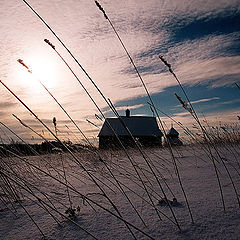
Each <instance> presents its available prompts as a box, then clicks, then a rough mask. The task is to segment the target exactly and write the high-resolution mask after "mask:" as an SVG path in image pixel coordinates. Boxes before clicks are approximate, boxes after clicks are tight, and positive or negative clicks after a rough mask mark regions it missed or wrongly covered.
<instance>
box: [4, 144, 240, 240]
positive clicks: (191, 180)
mask: <svg viewBox="0 0 240 240" xmlns="http://www.w3.org/2000/svg"><path fill="white" fill-rule="evenodd" d="M226 149H227V148H225V149H224V150H223V151H221V154H222V156H224V158H223V161H224V163H225V165H226V167H227V169H228V170H229V172H230V174H231V176H232V180H233V182H234V184H235V187H236V190H237V192H239V191H240V176H239V172H240V169H239V165H237V163H236V161H237V160H238V161H239V159H235V157H234V156H235V155H234V154H232V153H233V152H231V151H227V150H226ZM128 153H129V155H130V156H131V158H132V159H133V161H134V163H135V166H136V167H137V169H138V171H139V172H140V175H141V176H142V179H143V181H144V184H145V185H146V186H147V189H148V193H149V194H150V196H151V199H152V201H153V204H154V205H151V204H150V200H149V197H148V195H147V193H146V191H145V190H144V188H143V184H142V183H141V181H140V180H139V179H138V178H137V174H136V172H135V171H134V169H133V166H132V165H131V163H130V161H129V159H128V158H127V157H126V155H125V153H124V152H123V151H104V152H100V155H101V156H102V158H103V159H104V160H105V161H106V163H107V166H108V168H109V169H111V172H112V173H113V174H114V176H115V177H116V178H117V179H118V181H119V182H121V186H122V189H123V190H124V192H125V194H126V195H127V196H128V198H129V199H130V200H131V203H132V204H133V205H134V206H135V208H136V210H137V212H138V213H139V215H141V217H142V219H143V221H144V222H145V224H146V226H144V224H143V222H142V221H141V220H140V218H139V217H138V216H137V214H136V212H135V211H134V209H133V207H132V206H131V204H130V203H129V201H128V200H127V198H126V196H125V195H124V194H122V192H121V190H120V189H119V187H118V186H117V184H116V182H115V180H114V179H113V177H112V176H111V174H110V172H109V170H108V169H107V167H106V165H105V164H104V163H103V162H101V161H99V160H98V157H96V156H95V155H94V154H92V153H75V155H76V156H77V158H78V159H79V161H80V163H81V164H82V165H83V166H84V167H85V168H86V169H87V170H88V171H89V172H90V174H92V175H93V177H94V178H95V179H96V181H97V182H98V183H99V185H100V186H101V187H102V189H103V190H104V192H105V193H106V195H107V196H108V197H109V198H110V199H111V201H112V202H113V203H114V204H115V206H116V207H117V209H118V210H119V212H120V214H121V216H122V218H123V219H125V220H126V221H127V222H129V223H131V224H133V225H134V226H136V228H138V229H140V230H141V231H143V232H145V233H146V234H147V235H150V236H151V237H152V239H171V240H172V239H184V240H186V239H187V240H189V239H194V240H196V239H201V240H202V239H228V240H229V239H236V240H237V239H240V208H239V206H238V202H237V198H236V195H235V192H234V190H233V186H232V184H231V181H230V178H229V176H228V174H227V172H226V169H225V168H224V166H223V164H222V162H220V161H219V162H216V164H217V168H218V173H219V177H220V181H221V186H222V190H223V196H224V201H225V205H226V211H224V210H223V204H222V200H221V195H220V191H219V187H218V181H217V178H216V173H215V171H214V167H213V163H212V161H211V160H210V159H209V157H208V156H207V155H206V154H205V153H204V151H203V150H200V149H199V148H198V147H196V146H195V147H193V146H192V147H189V146H182V147H178V148H174V155H175V156H176V159H177V166H178V170H179V174H180V176H181V179H182V184H183V187H184V190H185V192H186V195H187V199H188V202H189V206H190V209H191V211H192V215H193V218H194V223H192V222H191V218H190V214H189V211H188V207H187V203H186V199H185V198H184V195H183V192H182V190H181V187H180V185H179V181H178V178H177V175H176V172H175V168H174V164H173V160H172V158H171V155H170V153H169V151H168V150H167V149H146V150H144V153H145V155H146V156H147V159H148V160H149V161H150V162H151V167H152V168H153V170H154V172H155V174H156V175H157V177H158V179H159V182H160V184H161V186H162V187H163V189H164V191H165V193H166V195H167V198H168V199H170V200H172V199H173V195H172V194H171V192H170V190H169V189H168V187H167V186H166V184H165V183H167V185H168V186H169V188H170V189H171V190H172V192H173V193H174V196H175V197H176V198H177V201H178V204H176V205H173V206H172V210H173V211H174V213H175V215H176V218H177V220H178V222H179V225H180V227H181V231H180V230H179V229H178V227H177V226H176V224H175V221H174V218H173V215H172V213H171V211H170V209H169V207H168V206H161V205H159V204H158V201H159V200H160V199H161V196H163V194H162V191H161V189H160V186H159V184H158V182H157V180H156V178H155V177H154V176H153V174H152V173H151V170H150V169H149V167H148V165H147V164H146V162H145V160H144V159H143V157H142V155H141V154H140V153H139V152H138V151H137V150H128ZM238 156H239V155H238ZM25 159H26V160H27V161H28V162H30V163H32V164H34V165H35V166H37V167H39V168H41V169H43V170H44V171H46V173H43V172H41V171H39V170H37V169H34V167H29V166H27V164H26V163H24V162H22V161H21V159H17V158H5V159H3V161H5V162H7V163H8V164H10V165H11V166H12V168H13V169H15V171H16V172H17V173H18V176H21V177H22V179H21V180H19V182H21V183H23V179H24V181H25V185H24V186H25V187H27V186H28V187H29V189H31V190H32V191H33V193H34V194H35V195H36V196H38V197H39V198H40V199H42V201H44V202H45V203H46V205H45V207H46V208H47V209H48V211H46V210H45V209H43V208H42V207H41V206H40V204H39V203H40V202H39V201H37V199H36V197H34V195H33V194H30V193H29V192H27V191H26V190H24V189H22V190H21V202H20V203H19V202H13V201H12V203H11V204H10V203H4V202H3V201H0V239H1V240H19V239H21V240H27V239H36V240H37V239H43V235H42V234H41V232H40V231H39V230H38V228H37V227H36V225H35V224H34V223H33V221H32V220H31V218H30V217H29V216H28V214H30V216H31V217H32V219H33V220H34V221H35V222H36V224H37V225H38V227H39V228H40V229H41V231H42V232H43V234H44V236H45V239H49V240H77V239H94V238H93V237H92V236H91V235H89V234H88V233H86V232H85V231H84V230H83V229H85V230H86V231H87V232H89V233H91V234H92V235H93V236H94V237H95V238H96V239H105V240H110V239H116V240H117V239H119V240H123V239H125V240H127V239H134V238H133V236H132V234H131V233H130V232H129V230H128V228H127V227H126V225H125V224H124V223H123V221H121V220H120V219H118V218H117V217H116V215H118V213H117V212H116V210H115V209H114V207H113V206H112V205H111V204H110V203H109V201H108V200H107V199H106V197H104V196H103V194H102V193H101V190H100V189H99V188H98V187H97V186H96V184H95V183H93V181H92V180H90V179H89V177H87V174H86V173H85V171H84V170H83V169H82V168H81V167H80V166H79V164H78V163H76V162H75V160H74V159H73V158H72V157H71V156H70V155H69V154H56V155H50V154H49V155H45V156H42V157H39V156H34V157H33V156H32V157H26V158H25ZM62 162H63V163H64V170H65V174H66V179H67V181H68V183H69V184H71V186H72V187H73V188H74V189H75V190H76V191H77V192H78V193H77V192H74V191H72V190H71V189H69V188H67V187H66V186H64V185H63V184H60V183H59V182H57V181H56V180H54V179H53V178H52V177H50V176H49V175H48V174H50V175H51V176H53V177H54V178H56V179H59V180H60V181H62V182H63V183H65V180H66V179H65V178H64V177H63V171H62V170H63V168H62ZM59 173H62V175H60V174H59ZM13 178H14V177H13ZM15 179H16V178H15ZM1 184H3V183H1ZM16 189H18V190H19V191H20V186H18V187H16ZM40 191H41V192H40ZM68 192H69V195H70V200H71V202H72V207H73V208H75V209H76V208H77V207H80V211H79V212H78V211H75V212H76V216H75V217H74V218H73V221H74V222H75V223H77V224H78V225H79V226H77V225H75V224H74V223H73V222H72V221H71V220H70V219H67V218H65V217H64V216H67V214H66V213H65V211H66V210H67V208H68V207H69V206H70V202H69V197H68ZM42 193H44V194H42ZM79 193H81V194H83V195H85V196H87V197H88V198H90V199H92V200H93V201H94V202H95V203H97V204H99V205H101V206H102V207H103V208H105V209H107V210H109V211H111V212H112V213H114V215H115V216H114V215H112V214H111V213H109V212H107V211H106V210H104V209H103V208H101V207H99V206H96V205H95V204H94V203H93V202H92V203H89V202H88V201H87V200H86V199H84V198H83V197H82V196H81V195H79ZM2 194H3V193H2ZM46 195H47V196H48V199H49V200H48V199H47V198H46ZM3 197H4V195H2V196H1V198H3ZM238 197H239V196H238ZM51 204H52V205H51ZM21 205H22V206H23V207H24V208H23V207H22V206H21ZM49 206H52V208H53V206H54V208H56V209H57V211H58V212H60V213H61V214H62V215H59V213H57V212H55V211H54V210H53V209H52V208H50V207H49ZM155 208H156V209H158V210H159V212H160V214H159V215H160V218H159V217H158V215H157V213H156V209H155ZM24 209H25V210H26V211H27V212H28V214H26V212H25V210H24ZM49 212H50V213H51V214H52V215H53V216H54V217H55V218H56V219H58V221H59V224H57V222H56V221H55V220H54V218H53V217H52V216H51V215H50V214H49ZM163 214H164V215H166V216H167V217H168V218H169V219H171V221H170V220H169V219H168V218H167V217H166V216H164V215H163ZM172 221H173V222H174V223H173V222H172ZM81 228H83V229H81ZM130 228H131V230H132V232H133V234H134V236H135V238H136V239H150V238H149V237H148V236H146V235H144V234H143V233H141V232H139V231H138V230H137V229H134V228H133V227H130Z"/></svg>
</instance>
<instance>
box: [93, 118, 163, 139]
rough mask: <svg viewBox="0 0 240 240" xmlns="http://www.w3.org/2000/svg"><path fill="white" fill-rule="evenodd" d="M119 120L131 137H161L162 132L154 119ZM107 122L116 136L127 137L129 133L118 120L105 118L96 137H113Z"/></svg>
mask: <svg viewBox="0 0 240 240" xmlns="http://www.w3.org/2000/svg"><path fill="white" fill-rule="evenodd" d="M121 119H122V120H123V122H124V123H125V125H126V126H127V127H128V129H129V130H130V131H131V133H132V135H133V136H139V137H140V136H157V137H161V136H163V134H162V132H161V131H160V129H159V128H158V125H157V121H156V118H155V117H143V116H132V117H121ZM107 122H109V124H110V125H111V126H112V128H113V129H114V130H115V132H116V133H117V135H118V136H129V133H128V132H127V130H126V129H125V128H124V126H123V125H122V123H121V122H120V120H119V119H118V118H107V119H106V120H105V122H104V124H103V126H102V129H101V131H100V132H99V134H98V137H101V136H114V133H113V131H112V129H111V128H110V127H109V124H108V123H107Z"/></svg>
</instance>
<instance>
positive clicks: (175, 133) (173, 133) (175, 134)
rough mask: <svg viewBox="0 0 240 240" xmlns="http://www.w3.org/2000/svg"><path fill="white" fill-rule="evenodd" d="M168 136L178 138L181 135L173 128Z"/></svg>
mask: <svg viewBox="0 0 240 240" xmlns="http://www.w3.org/2000/svg"><path fill="white" fill-rule="evenodd" d="M167 135H171V136H177V135H179V133H178V131H177V130H176V129H174V128H173V127H172V128H171V129H170V130H169V132H168V134H167Z"/></svg>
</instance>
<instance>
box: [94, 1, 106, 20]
mask: <svg viewBox="0 0 240 240" xmlns="http://www.w3.org/2000/svg"><path fill="white" fill-rule="evenodd" d="M95 3H96V5H97V7H98V8H99V10H100V11H101V12H102V13H103V15H104V17H105V18H106V19H108V16H107V14H106V13H105V11H104V9H103V8H102V6H101V5H100V3H99V2H98V1H95Z"/></svg>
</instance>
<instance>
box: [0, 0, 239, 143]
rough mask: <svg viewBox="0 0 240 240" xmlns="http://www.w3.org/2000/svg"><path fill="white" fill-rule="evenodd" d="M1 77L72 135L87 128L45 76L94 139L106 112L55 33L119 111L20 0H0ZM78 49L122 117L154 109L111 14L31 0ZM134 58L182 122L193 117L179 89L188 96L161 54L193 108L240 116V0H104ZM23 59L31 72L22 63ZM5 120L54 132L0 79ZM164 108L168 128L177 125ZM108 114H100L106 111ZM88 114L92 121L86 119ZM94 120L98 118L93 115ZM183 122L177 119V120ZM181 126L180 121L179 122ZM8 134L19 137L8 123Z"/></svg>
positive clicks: (157, 96)
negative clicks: (183, 105) (128, 112)
mask: <svg viewBox="0 0 240 240" xmlns="http://www.w3.org/2000/svg"><path fill="white" fill-rule="evenodd" d="M0 3H1V8H0V23H1V24H0V32H1V34H0V55H1V57H0V80H1V81H2V82H3V83H4V84H5V85H6V86H8V88H9V89H11V91H12V92H14V93H15V94H16V95H17V96H18V97H19V98H20V99H21V100H22V101H23V102H24V103H25V104H26V105H27V106H28V107H29V108H30V109H31V110H32V111H33V112H34V113H35V114H36V115H37V116H38V117H39V118H40V119H41V120H43V121H44V123H46V124H47V126H49V128H50V129H51V130H54V126H53V122H52V119H53V117H56V119H57V128H58V130H59V132H58V135H59V136H61V138H62V139H64V140H67V139H69V140H71V141H78V140H80V139H82V135H81V134H80V133H79V132H78V131H77V130H76V128H75V127H74V125H73V124H72V123H71V121H70V120H69V118H68V117H67V116H66V114H65V113H64V112H63V111H62V110H61V108H59V106H58V105H57V103H56V102H55V101H54V100H53V99H52V98H51V96H50V95H49V94H48V93H47V91H46V90H45V89H44V88H43V87H42V86H41V84H40V83H39V82H41V83H42V84H44V85H45V87H46V88H47V89H48V90H49V91H50V92H51V94H52V95H53V96H54V97H55V98H56V99H57V101H58V102H59V103H60V104H61V105H62V106H63V107H64V109H65V110H66V111H67V112H68V114H69V115H70V116H71V117H72V119H73V120H75V122H76V123H77V125H78V126H79V128H80V129H81V130H82V131H83V132H84V134H85V135H86V136H88V137H89V138H93V139H96V136H97V134H98V132H99V128H100V127H101V125H102V124H103V120H100V119H99V118H96V115H98V116H101V114H100V112H99V110H98V109H97V108H96V106H95V105H94V104H93V102H92V101H91V100H90V98H89V96H88V95H87V94H86V92H85V91H84V90H83V88H82V86H81V85H80V84H79V82H78V81H77V79H76V78H75V77H74V75H73V74H72V73H71V72H70V71H69V69H68V68H67V66H66V65H65V64H64V62H63V61H62V60H61V58H60V57H59V55H58V54H57V53H56V52H55V51H54V50H53V49H52V48H51V47H50V46H49V45H47V44H46V43H45V42H44V39H48V40H49V41H50V42H51V43H52V44H53V45H54V46H55V47H56V50H57V51H58V53H59V54H60V55H61V56H62V57H63V58H64V59H65V60H66V62H67V63H68V64H69V66H71V68H72V70H73V71H74V73H75V74H76V75H77V76H78V79H79V81H80V82H81V84H82V85H83V86H84V87H85V88H86V89H87V91H88V92H89V93H90V95H91V96H92V98H93V99H94V101H95V102H96V103H97V106H98V107H99V109H100V110H101V111H103V113H104V115H105V116H106V117H113V116H114V114H113V113H112V112H111V111H110V110H109V107H108V106H107V104H106V102H105V101H104V100H103V98H102V97H101V96H100V94H99V93H98V91H97V90H96V88H95V87H94V86H93V84H92V83H91V82H90V81H89V79H88V78H87V77H86V75H85V74H84V72H83V71H82V70H81V69H80V68H79V66H78V65H77V64H76V62H75V61H74V60H73V59H72V58H71V57H70V55H69V53H68V52H67V51H66V49H65V48H64V47H63V46H62V45H61V44H60V43H59V41H58V40H57V38H56V37H55V36H54V35H53V34H52V33H51V32H50V31H49V29H48V28H47V27H46V26H45V25H44V24H43V23H42V22H41V21H40V20H39V18H37V16H36V15H34V13H33V12H32V11H31V9H30V8H29V7H28V6H27V5H26V4H25V3H24V2H23V1H21V0H11V1H7V0H0ZM28 3H29V4H30V5H31V6H32V7H33V8H34V9H35V10H36V11H37V12H38V14H39V15H40V16H41V17H42V18H43V19H44V20H45V21H46V22H47V23H48V25H49V26H50V27H51V28H52V29H53V31H54V32H55V33H56V34H57V35H58V37H59V38H60V39H61V40H62V41H63V42H64V44H65V45H66V46H67V47H68V48H69V49H70V51H71V52H72V54H73V55H74V56H75V58H76V59H77V60H78V61H79V63H80V64H81V66H82V67H83V68H84V69H85V70H86V72H87V73H88V75H89V76H90V77H91V78H92V80H93V81H94V83H95V84H96V85H97V86H98V88H99V89H100V90H101V92H102V93H103V95H104V96H105V97H106V99H110V100H111V102H112V103H113V104H114V106H115V107H116V109H117V110H118V111H119V113H120V115H124V114H125V113H124V112H125V109H126V108H129V109H130V110H131V115H144V116H152V111H151V109H150V108H149V105H148V103H147V102H149V99H148V97H147V95H146V92H145V90H144V88H143V86H142V84H141V82H140V80H139V78H138V76H137V74H136V72H135V70H134V67H133V65H132V64H131V62H130V60H129V58H128V56H127V55H126V53H125V51H124V49H123V47H122V46H121V44H120V42H119V40H118V39H117V37H116V34H115V33H114V31H113V29H112V28H111V26H110V24H109V22H108V21H107V20H106V19H105V18H104V16H103V14H102V12H100V11H99V9H98V8H97V7H96V5H95V2H94V1H91V0H89V1H86V0H68V1H63V0H51V1H48V0H41V1H40V0H39V1H38V0H34V1H33V0H29V1H28ZM99 3H100V4H101V5H102V7H103V8H104V10H105V12H106V14H107V15H108V17H109V19H110V20H111V22H112V24H113V26H114V27H115V29H116V31H117V32H118V34H119V36H120V37H121V39H122V41H123V43H124V45H125V47H126V48H127V50H128V51H129V53H130V55H131V57H132V59H133V61H134V62H135V64H136V66H137V68H138V70H139V72H140V74H141V76H142V78H143V81H144V83H145V84H146V86H147V89H148V90H149V93H150V95H151V96H152V99H153V101H154V103H155V106H156V107H157V108H158V109H159V110H160V111H161V112H163V113H165V114H167V115H169V116H171V117H172V118H173V119H175V120H176V121H179V122H181V123H182V124H183V125H185V126H188V127H191V126H192V124H193V119H192V117H191V115H190V114H189V113H188V112H186V110H185V109H183V108H182V106H181V105H180V103H179V102H178V100H177V99H176V97H175V95H174V93H177V94H178V95H179V96H181V98H182V99H183V100H184V101H185V97H184V95H183V93H182V91H181V89H180V87H179V86H178V83H177V82H176V80H175V79H174V77H173V76H172V75H171V74H170V73H169V71H168V70H167V68H166V66H165V65H164V64H163V63H162V62H161V61H160V59H159V56H163V57H164V59H165V60H167V61H168V63H170V64H171V66H172V69H173V71H174V72H175V74H176V75H177V76H178V78H179V80H180V82H181V83H182V84H183V87H184V89H185V90H186V92H187V94H188V96H189V98H190V100H191V101H192V103H193V106H194V108H195V110H196V111H197V112H198V114H199V116H200V117H201V118H205V119H207V121H208V122H209V123H210V124H213V125H214V124H215V125H218V124H223V123H224V124H225V123H227V124H237V123H238V121H239V120H238V118H237V116H238V115H240V111H239V109H240V108H239V106H240V90H239V89H238V88H237V86H236V84H235V83H237V84H239V85H240V1H235V0H231V1H227V0H219V1H215V0H209V1H207V0H189V1H177V0H168V1H165V0H149V1H143V0H122V1H109V0H99ZM18 59H22V60H23V61H24V63H25V64H26V65H27V66H29V68H30V69H31V70H32V73H29V72H27V69H25V68H24V67H23V66H22V65H21V64H19V63H18V62H17V60H18ZM0 96H1V98H0V122H1V123H4V124H5V125H6V126H8V127H9V128H10V129H12V130H13V131H14V132H15V133H16V134H17V135H19V136H20V137H22V138H23V139H24V140H26V141H28V142H39V141H40V140H39V137H38V136H37V135H36V134H34V133H33V132H32V131H30V130H29V129H27V128H26V127H24V126H22V125H21V124H20V123H19V122H18V121H17V120H16V119H15V118H14V117H13V116H12V114H15V115H16V116H17V117H18V118H19V119H21V120H22V121H23V122H24V123H25V124H27V125H28V126H30V127H31V128H33V129H35V131H37V132H38V133H41V134H42V135H43V136H44V137H45V138H47V139H49V138H51V137H50V135H49V133H47V131H46V130H45V129H44V128H43V127H42V125H41V124H39V122H38V121H37V120H36V119H35V118H34V116H33V115H32V114H31V113H30V112H29V111H28V110H27V109H26V108H25V107H24V106H23V105H22V104H21V103H20V102H19V101H18V100H17V99H16V98H15V97H14V96H13V95H12V94H11V93H10V92H9V91H8V90H7V89H6V88H5V87H4V86H3V85H2V84H0ZM163 113H160V116H161V120H162V121H163V122H164V124H165V126H166V127H167V128H170V126H171V124H172V123H173V122H172V120H171V119H169V118H168V117H166V115H164V114H163ZM101 118H102V117H101ZM87 120H88V121H87ZM89 121H90V122H92V123H93V124H94V125H93V124H91V123H89ZM95 125H96V126H97V127H96V126H95ZM174 126H175V125H174ZM175 127H176V128H177V126H175ZM0 136H1V139H2V141H10V140H11V138H12V139H14V140H15V139H16V137H15V136H13V135H12V134H10V133H9V131H8V130H6V128H5V127H3V125H1V124H0Z"/></svg>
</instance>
